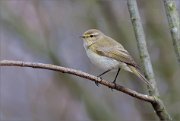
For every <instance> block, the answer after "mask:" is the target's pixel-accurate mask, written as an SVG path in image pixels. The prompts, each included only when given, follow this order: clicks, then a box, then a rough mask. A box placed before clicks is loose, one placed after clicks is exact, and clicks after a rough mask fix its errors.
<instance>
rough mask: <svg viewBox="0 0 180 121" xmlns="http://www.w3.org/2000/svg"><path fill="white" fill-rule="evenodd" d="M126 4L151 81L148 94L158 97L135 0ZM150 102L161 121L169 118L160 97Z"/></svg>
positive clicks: (147, 74)
mask: <svg viewBox="0 0 180 121" xmlns="http://www.w3.org/2000/svg"><path fill="white" fill-rule="evenodd" d="M127 5H128V9H129V14H130V17H131V22H132V25H133V29H134V32H135V37H136V40H137V46H138V50H139V53H140V58H141V61H142V63H143V65H144V67H145V76H146V77H147V79H148V80H149V82H150V83H151V86H149V87H148V88H149V94H150V95H151V96H154V97H159V91H158V88H157V85H156V81H155V77H154V72H153V69H152V64H151V61H150V56H149V53H148V50H147V45H146V40H145V34H144V30H143V26H142V23H141V19H140V15H139V11H138V6H137V2H136V0H128V1H127ZM151 104H152V106H153V108H154V110H155V111H156V114H157V115H158V117H159V119H160V120H161V121H164V120H166V121H169V120H171V117H170V116H169V114H168V112H167V111H166V109H165V106H164V104H163V102H162V101H161V100H160V99H158V103H151Z"/></svg>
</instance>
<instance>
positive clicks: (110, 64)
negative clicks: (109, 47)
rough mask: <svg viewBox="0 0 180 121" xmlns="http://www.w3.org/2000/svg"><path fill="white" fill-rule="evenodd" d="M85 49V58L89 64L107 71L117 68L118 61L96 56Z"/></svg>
mask: <svg viewBox="0 0 180 121" xmlns="http://www.w3.org/2000/svg"><path fill="white" fill-rule="evenodd" d="M85 49H86V53H87V56H88V57H89V59H90V60H91V62H92V63H93V64H94V65H96V66H97V67H99V68H101V69H103V70H108V69H114V68H118V67H119V64H120V63H119V61H117V60H114V59H111V58H108V57H105V56H101V55H98V54H96V53H95V52H93V51H91V50H90V49H87V48H85Z"/></svg>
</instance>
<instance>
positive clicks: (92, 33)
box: [81, 29, 150, 86]
mask: <svg viewBox="0 0 180 121" xmlns="http://www.w3.org/2000/svg"><path fill="white" fill-rule="evenodd" d="M81 38H82V39H83V45H84V48H85V51H86V54H87V56H88V57H89V59H90V61H91V62H92V63H93V64H94V65H95V66H97V67H99V68H101V69H103V70H105V71H104V72H103V73H101V74H99V75H98V77H101V76H102V75H104V74H106V73H107V72H109V71H111V70H114V69H117V74H116V76H115V79H114V80H113V83H114V84H116V79H117V76H118V74H119V72H120V70H121V69H123V70H125V71H128V72H131V73H133V74H134V75H136V76H137V77H139V78H140V80H142V81H143V82H145V83H146V84H147V85H150V82H149V81H148V80H147V79H146V78H145V77H144V75H143V74H142V73H141V72H140V68H139V66H138V64H137V63H136V62H135V61H134V59H133V58H132V56H131V55H130V54H129V52H128V51H127V50H126V49H125V48H124V47H123V46H122V45H121V44H120V43H118V42H117V41H115V40H114V39H112V38H111V37H109V36H107V35H105V34H104V33H102V32H101V31H100V30H97V29H89V30H87V31H85V32H84V33H83V35H82V36H81ZM95 83H96V85H97V86H98V83H97V82H95Z"/></svg>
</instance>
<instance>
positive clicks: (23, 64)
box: [0, 60, 156, 103]
mask: <svg viewBox="0 0 180 121" xmlns="http://www.w3.org/2000/svg"><path fill="white" fill-rule="evenodd" d="M0 66H19V67H32V68H41V69H47V70H53V71H58V72H62V73H68V74H72V75H76V76H79V77H82V78H85V79H88V80H90V81H94V82H98V83H99V84H102V85H104V86H107V87H109V88H112V89H115V90H118V91H121V92H124V93H126V94H128V95H130V96H132V97H135V98H137V99H140V100H143V101H147V102H151V103H156V99H155V98H154V97H153V96H148V95H144V94H140V93H138V92H136V91H134V90H131V89H129V88H126V87H124V86H121V85H118V84H114V83H112V82H109V81H106V80H104V79H101V78H98V77H96V76H93V75H90V74H88V73H85V72H82V71H79V70H75V69H71V68H66V67H62V66H56V65H51V64H43V63H32V62H23V61H12V60H2V61H0Z"/></svg>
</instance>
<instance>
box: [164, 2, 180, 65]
mask: <svg viewBox="0 0 180 121" xmlns="http://www.w3.org/2000/svg"><path fill="white" fill-rule="evenodd" d="M163 1H164V6H165V10H166V15H167V19H168V23H169V29H170V31H171V37H172V41H173V46H174V50H175V53H176V56H177V59H178V62H179V64H180V20H179V16H178V12H177V9H176V4H175V1H174V0H163Z"/></svg>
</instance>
